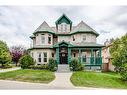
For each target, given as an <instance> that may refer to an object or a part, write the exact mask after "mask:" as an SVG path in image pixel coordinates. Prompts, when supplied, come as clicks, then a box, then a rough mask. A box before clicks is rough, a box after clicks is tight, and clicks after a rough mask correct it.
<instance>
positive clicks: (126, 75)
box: [120, 63, 127, 81]
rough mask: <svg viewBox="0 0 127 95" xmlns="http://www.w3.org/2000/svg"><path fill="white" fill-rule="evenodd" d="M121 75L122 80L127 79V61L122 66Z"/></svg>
mask: <svg viewBox="0 0 127 95" xmlns="http://www.w3.org/2000/svg"><path fill="white" fill-rule="evenodd" d="M120 75H121V79H122V80H125V81H126V80H127V63H126V64H124V65H123V66H122V67H121V68H120Z"/></svg>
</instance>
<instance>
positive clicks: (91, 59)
mask: <svg viewBox="0 0 127 95" xmlns="http://www.w3.org/2000/svg"><path fill="white" fill-rule="evenodd" d="M93 61H94V59H93V49H92V48H91V58H90V64H93Z"/></svg>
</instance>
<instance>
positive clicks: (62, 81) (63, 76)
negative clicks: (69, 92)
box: [49, 72, 75, 89]
mask: <svg viewBox="0 0 127 95" xmlns="http://www.w3.org/2000/svg"><path fill="white" fill-rule="evenodd" d="M71 75H72V72H68V73H59V72H56V73H55V76H56V79H55V80H54V81H52V82H51V83H50V84H49V85H50V86H53V87H54V88H58V89H65V88H66V89H73V88H75V87H74V86H73V84H72V83H71V82H70V77H71Z"/></svg>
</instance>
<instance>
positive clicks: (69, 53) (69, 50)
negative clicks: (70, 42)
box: [68, 47, 71, 64]
mask: <svg viewBox="0 0 127 95" xmlns="http://www.w3.org/2000/svg"><path fill="white" fill-rule="evenodd" d="M70 62H71V48H69V47H68V64H69V63H70Z"/></svg>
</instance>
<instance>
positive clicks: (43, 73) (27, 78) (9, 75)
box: [0, 69, 55, 83]
mask: <svg viewBox="0 0 127 95" xmlns="http://www.w3.org/2000/svg"><path fill="white" fill-rule="evenodd" d="M0 79H2V80H15V81H24V82H34V83H49V82H51V81H52V80H54V79H55V75H54V73H53V72H51V71H48V70H31V69H21V70H16V71H11V72H5V73H0Z"/></svg>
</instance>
